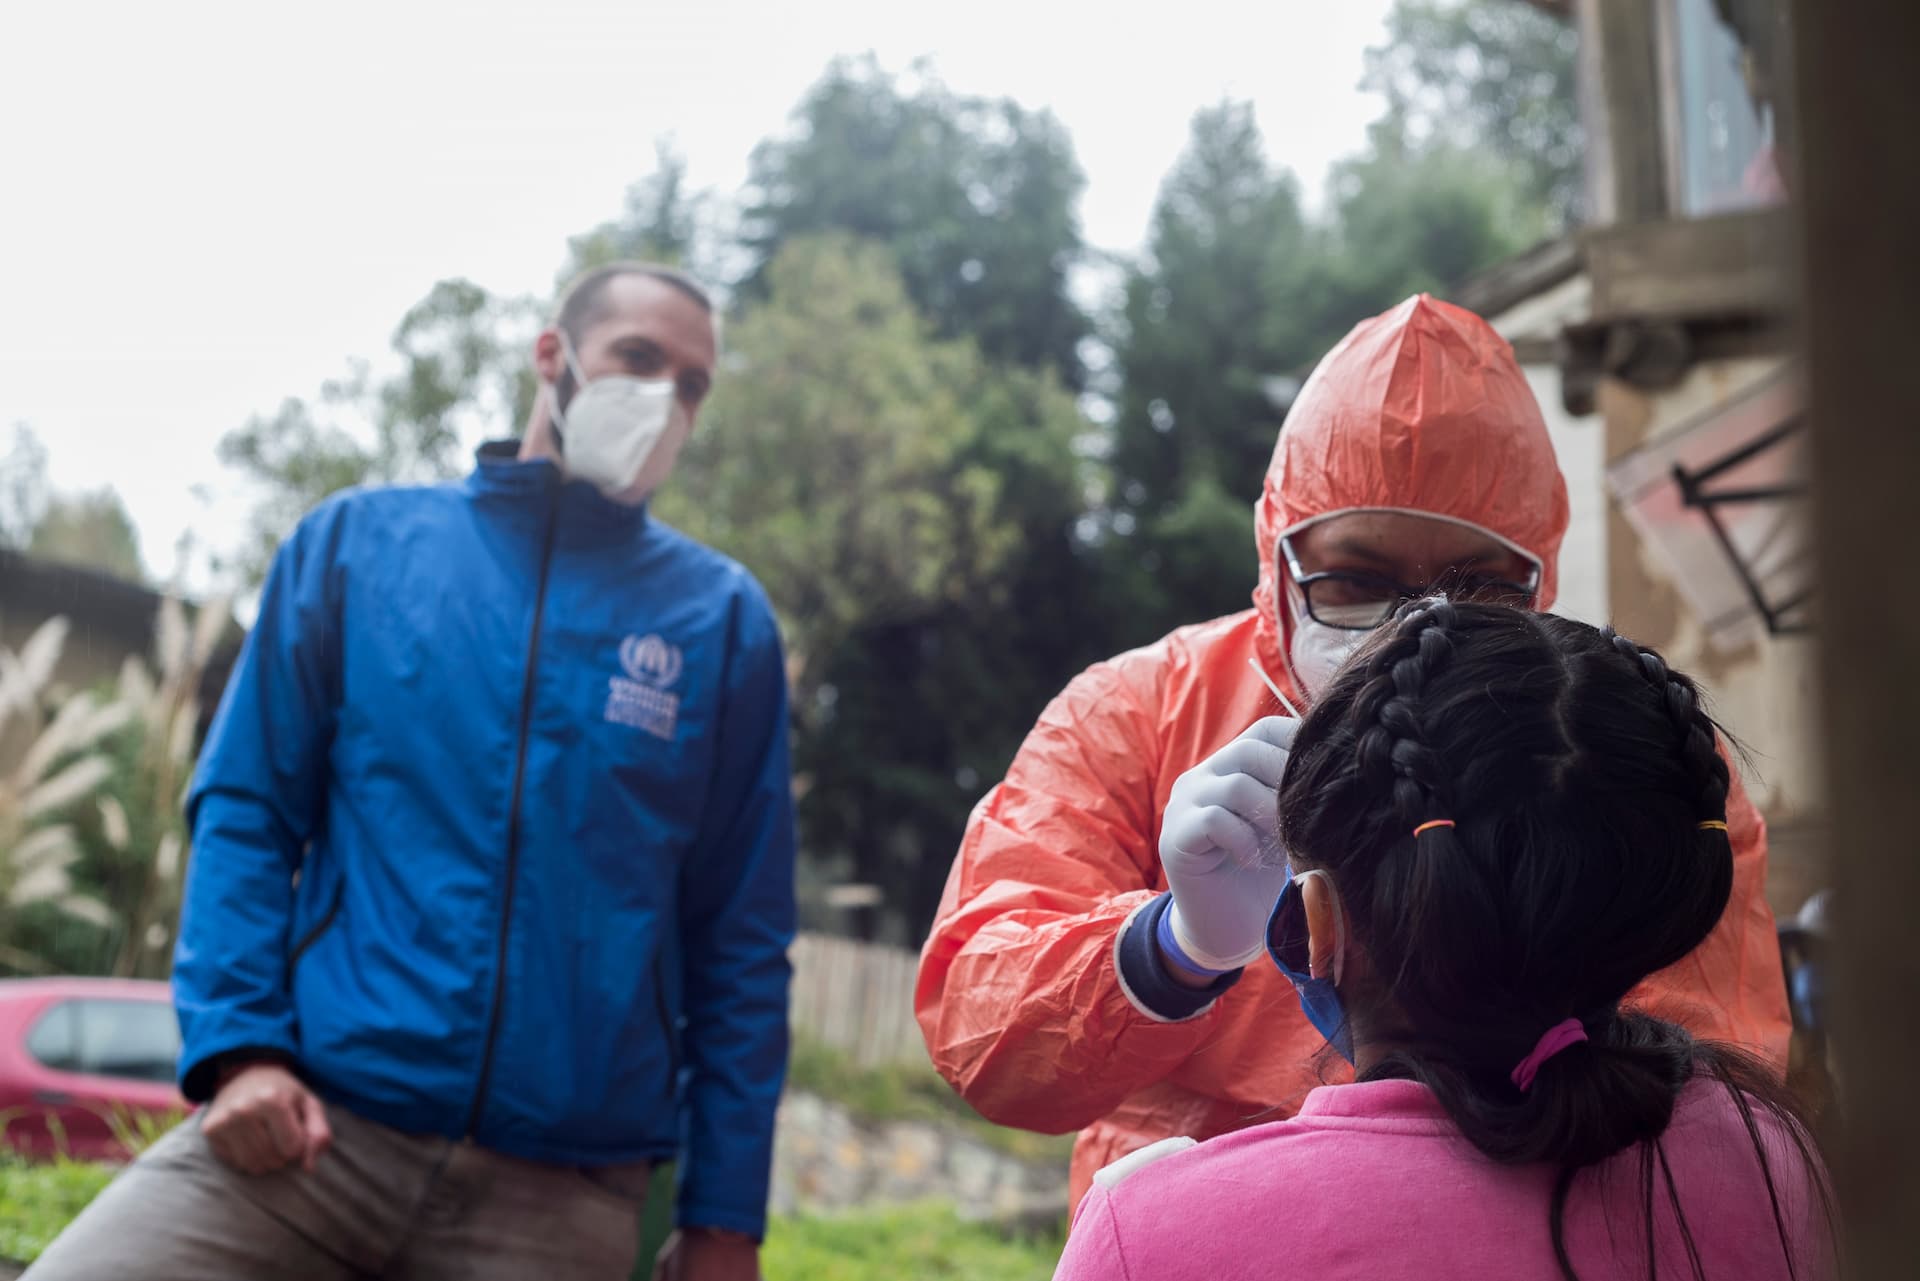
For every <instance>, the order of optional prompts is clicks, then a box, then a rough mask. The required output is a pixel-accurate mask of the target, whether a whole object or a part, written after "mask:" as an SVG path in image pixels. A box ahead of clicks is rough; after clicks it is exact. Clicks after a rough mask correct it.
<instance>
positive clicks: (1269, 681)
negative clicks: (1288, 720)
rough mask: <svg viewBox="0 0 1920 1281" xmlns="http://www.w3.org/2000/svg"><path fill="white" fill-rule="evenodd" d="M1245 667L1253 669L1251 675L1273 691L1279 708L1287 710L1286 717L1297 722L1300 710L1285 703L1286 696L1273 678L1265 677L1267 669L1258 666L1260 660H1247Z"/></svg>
mask: <svg viewBox="0 0 1920 1281" xmlns="http://www.w3.org/2000/svg"><path fill="white" fill-rule="evenodd" d="M1247 666H1248V667H1251V668H1252V669H1253V674H1254V675H1255V676H1258V677H1259V678H1260V681H1261V683H1262V684H1264V685H1265V686H1266V687H1267V688H1268V689H1270V690H1272V691H1273V696H1274V697H1275V698H1277V699H1279V700H1280V706H1282V707H1284V708H1286V709H1287V715H1289V716H1291V717H1293V719H1295V720H1296V721H1297V720H1299V719H1300V709H1299V708H1297V707H1295V706H1294V705H1293V704H1292V703H1290V702H1288V701H1287V696H1286V695H1285V694H1282V693H1281V692H1280V687H1279V686H1278V685H1276V684H1274V683H1273V677H1271V676H1269V675H1267V669H1266V668H1264V667H1262V666H1260V660H1259V659H1257V658H1249V659H1248V660H1247Z"/></svg>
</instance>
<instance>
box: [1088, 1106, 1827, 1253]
mask: <svg viewBox="0 0 1920 1281" xmlns="http://www.w3.org/2000/svg"><path fill="white" fill-rule="evenodd" d="M1755 1120H1756V1122H1757V1123H1758V1124H1759V1125H1760V1128H1761V1134H1762V1136H1763V1138H1764V1140H1765V1142H1766V1146H1767V1149H1768V1153H1767V1156H1768V1161H1769V1163H1770V1165H1771V1168H1772V1173H1773V1182H1774V1186H1775V1188H1776V1189H1778V1192H1779V1196H1780V1211H1781V1215H1782V1217H1783V1218H1784V1220H1785V1222H1786V1224H1787V1228H1788V1232H1789V1234H1790V1236H1791V1238H1792V1240H1793V1242H1794V1247H1795V1265H1796V1267H1797V1269H1798V1274H1799V1277H1800V1278H1801V1281H1826V1279H1827V1278H1829V1277H1831V1276H1832V1275H1833V1267H1832V1265H1831V1263H1830V1262H1829V1261H1828V1260H1827V1259H1826V1257H1825V1242H1826V1239H1827V1237H1826V1231H1825V1226H1824V1220H1823V1219H1822V1218H1821V1217H1820V1210H1819V1201H1818V1193H1817V1191H1815V1189H1814V1185H1813V1182H1812V1180H1811V1179H1810V1178H1809V1177H1808V1174H1807V1171H1806V1169H1805V1167H1804V1166H1803V1165H1802V1163H1801V1161H1800V1159H1799V1157H1798V1155H1797V1153H1796V1151H1795V1149H1794V1148H1793V1145H1792V1142H1791V1140H1790V1139H1789V1138H1788V1137H1787V1136H1786V1135H1785V1134H1784V1133H1783V1132H1782V1131H1781V1129H1780V1127H1779V1126H1778V1125H1777V1124H1774V1123H1770V1122H1769V1121H1768V1120H1766V1119H1765V1118H1764V1116H1763V1115H1762V1114H1759V1113H1756V1114H1755ZM1662 1146H1663V1147H1664V1149H1665V1151H1666V1155H1667V1160H1668V1162H1669V1163H1670V1164H1671V1166H1672V1169H1673V1179H1674V1183H1675V1185H1676V1186H1677V1187H1678V1188H1679V1191H1680V1203H1681V1205H1682V1206H1683V1207H1684V1209H1685V1210H1686V1218H1687V1225H1688V1227H1689V1228H1690V1229H1691V1230H1692V1233H1693V1241H1694V1245H1695V1247H1696V1248H1697V1249H1698V1251H1699V1254H1700V1262H1701V1264H1702V1266H1703V1268H1704V1271H1705V1275H1706V1276H1707V1277H1708V1278H1709V1279H1720V1278H1724V1279H1726V1281H1765V1279H1767V1278H1774V1277H1786V1276H1787V1275H1788V1271H1787V1265H1786V1259H1785V1257H1784V1255H1783V1254H1782V1252H1781V1245H1780V1236H1779V1233H1778V1231H1777V1230H1776V1228H1775V1226H1774V1219H1773V1210H1772V1208H1771V1205H1770V1203H1769V1201H1768V1198H1767V1189H1766V1184H1765V1182H1764V1180H1763V1178H1762V1176H1761V1171H1760V1165H1759V1161H1758V1159H1757V1157H1756V1155H1755V1153H1754V1148H1753V1142H1752V1140H1751V1139H1750V1138H1749V1137H1748V1135H1747V1131H1746V1129H1745V1127H1744V1125H1743V1124H1742V1122H1741V1120H1740V1114H1739V1112H1738V1110H1737V1109H1736V1108H1735V1107H1734V1104H1733V1101H1732V1100H1731V1099H1730V1098H1729V1097H1728V1096H1727V1092H1726V1090H1725V1089H1724V1087H1722V1086H1720V1085H1718V1084H1715V1083H1713V1082H1711V1081H1700V1082H1696V1083H1695V1084H1693V1085H1691V1086H1689V1087H1688V1088H1687V1090H1686V1091H1685V1092H1684V1093H1683V1094H1682V1095H1681V1098H1680V1103H1679V1106H1678V1108H1677V1109H1676V1111H1675V1114H1674V1119H1673V1124H1672V1125H1671V1126H1670V1127H1669V1128H1668V1130H1667V1133H1666V1135H1665V1136H1664V1137H1663V1139H1662ZM1639 1170H1640V1162H1639V1157H1638V1155H1637V1153H1636V1152H1635V1151H1633V1150H1631V1149H1630V1150H1629V1151H1628V1152H1627V1153H1625V1154H1623V1155H1622V1156H1619V1157H1615V1158H1614V1159H1613V1160H1611V1161H1609V1162H1607V1163H1605V1164H1603V1165H1601V1166H1598V1167H1596V1168H1594V1169H1592V1170H1589V1171H1587V1172H1584V1173H1582V1174H1581V1175H1580V1176H1579V1177H1578V1178H1577V1179H1576V1180H1575V1182H1574V1185H1573V1191H1572V1193H1571V1195H1570V1196H1569V1198H1568V1204H1567V1217H1566V1228H1567V1245H1568V1250H1569V1252H1570V1254H1571V1255H1572V1258H1573V1263H1574V1267H1575V1268H1576V1269H1577V1270H1578V1271H1579V1274H1580V1276H1581V1278H1582V1281H1609V1279H1610V1278H1641V1277H1645V1276H1646V1275H1647V1250H1646V1237H1645V1233H1644V1230H1643V1227H1642V1225H1643V1224H1644V1223H1645V1213H1646V1211H1645V1208H1644V1206H1645V1202H1644V1200H1643V1199H1642V1193H1641V1190H1640V1177H1639ZM1553 1181H1554V1171H1553V1170H1552V1169H1551V1168H1550V1167H1547V1166H1541V1165H1534V1166H1502V1165H1497V1164H1495V1163H1494V1162H1492V1161H1490V1160H1488V1159H1487V1158H1486V1157H1484V1156H1482V1155H1481V1154H1480V1153H1479V1152H1477V1151H1476V1150H1474V1148H1473V1147H1471V1146H1470V1145H1469V1144H1468V1143H1467V1141H1466V1140H1465V1139H1463V1138H1461V1137H1460V1133H1459V1131H1458V1130H1457V1129H1455V1128H1454V1126H1453V1124H1452V1122H1450V1121H1449V1120H1448V1119H1447V1116H1446V1113H1445V1112H1444V1111H1443V1110H1442V1109H1441V1107H1440V1104H1439V1102H1438V1100H1436V1099H1435V1098H1434V1096H1433V1094H1432V1092H1431V1091H1429V1090H1428V1089H1427V1088H1426V1087H1425V1086H1423V1085H1418V1084H1415V1083H1414V1082H1411V1081H1376V1082H1370V1083H1368V1084H1364V1085H1337V1086H1323V1087H1321V1088H1320V1089H1317V1090H1315V1091H1313V1092H1312V1093H1311V1094H1309V1095H1308V1096H1307V1099H1306V1103H1305V1105H1304V1106H1303V1107H1302V1108H1301V1109H1300V1112H1299V1114H1298V1115H1296V1116H1295V1117H1293V1118H1292V1119H1291V1120H1287V1121H1279V1122H1275V1123H1273V1124H1270V1125H1262V1126H1257V1127H1255V1128H1253V1129H1248V1130H1241V1131H1238V1132H1237V1133H1234V1134H1228V1135H1223V1136H1222V1137H1220V1138H1217V1139H1214V1140H1212V1141H1210V1142H1208V1143H1203V1144H1201V1145H1199V1146H1198V1147H1194V1148H1189V1149H1188V1150H1186V1151H1184V1152H1178V1153H1176V1154H1174V1155H1172V1156H1167V1157H1164V1158H1162V1159H1160V1160H1158V1161H1154V1162H1152V1163H1151V1164H1148V1165H1145V1166H1143V1167H1142V1168H1140V1169H1137V1170H1135V1171H1134V1172H1133V1173H1131V1174H1128V1175H1126V1176H1125V1178H1124V1179H1123V1180H1122V1181H1121V1182H1120V1183H1118V1184H1117V1185H1116V1186H1113V1187H1111V1188H1106V1187H1101V1186H1098V1185H1097V1184H1096V1186H1095V1187H1094V1189H1093V1191H1092V1192H1091V1193H1089V1194H1088V1196H1087V1198H1086V1200H1084V1201H1083V1202H1081V1204H1080V1210H1079V1213H1078V1214H1077V1215H1075V1217H1074V1222H1073V1232H1072V1235H1071V1236H1070V1238H1069V1239H1068V1241H1067V1250H1066V1254H1065V1255H1064V1256H1063V1257H1062V1258H1061V1260H1060V1268H1059V1271H1058V1272H1056V1273H1055V1274H1054V1276H1055V1278H1056V1281H1059V1278H1068V1279H1069V1281H1082V1279H1084V1278H1096V1277H1097V1278H1108V1277H1111V1278H1121V1279H1124V1281H1185V1279H1187V1278H1191V1279H1192V1281H1231V1279H1232V1278H1236V1277H1249V1278H1251V1277H1260V1278H1287V1277H1302V1278H1309V1279H1310V1281H1339V1279H1340V1278H1345V1277H1366V1278H1382V1279H1383V1281H1392V1279H1394V1278H1403V1277H1404V1278H1408V1279H1409V1281H1490V1279H1491V1278H1507V1277H1514V1278H1540V1279H1541V1281H1553V1279H1554V1278H1558V1277H1559V1276H1560V1275H1561V1274H1560V1271H1559V1265H1558V1264H1557V1263H1556V1262H1555V1260H1554V1254H1553V1245H1552V1241H1551V1239H1550V1237H1549V1235H1548V1227H1547V1208H1548V1204H1549V1201H1550V1199H1551V1197H1552V1194H1553ZM1654 1181H1655V1182H1654V1191H1655V1196H1654V1212H1655V1216H1656V1230H1655V1231H1656V1243H1657V1249H1658V1252H1659V1265H1660V1266H1659V1275H1660V1276H1661V1277H1672V1278H1683V1277H1691V1276H1693V1269H1692V1266H1691V1265H1690V1264H1689V1263H1688V1261H1687V1254H1686V1246H1685V1245H1684V1244H1683V1242H1682V1239H1681V1235H1680V1231H1679V1229H1678V1227H1677V1225H1676V1224H1675V1222H1674V1219H1673V1214H1672V1210H1671V1208H1670V1206H1669V1203H1668V1200H1667V1191H1666V1184H1665V1180H1664V1178H1663V1177H1662V1175H1661V1173H1660V1167H1659V1163H1658V1161H1656V1162H1655V1163H1654Z"/></svg>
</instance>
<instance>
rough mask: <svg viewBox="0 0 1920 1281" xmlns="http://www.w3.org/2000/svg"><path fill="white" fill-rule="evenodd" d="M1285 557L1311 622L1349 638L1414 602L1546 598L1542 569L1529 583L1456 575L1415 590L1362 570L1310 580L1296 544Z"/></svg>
mask: <svg viewBox="0 0 1920 1281" xmlns="http://www.w3.org/2000/svg"><path fill="white" fill-rule="evenodd" d="M1280 553H1281V555H1283V556H1285V557H1286V559H1287V573H1288V574H1289V575H1290V576H1291V577H1292V579H1293V581H1294V584H1295V586H1297V587H1299V589H1300V595H1301V597H1302V598H1303V599H1304V600H1305V602H1306V606H1307V617H1309V618H1311V619H1312V620H1313V621H1314V622H1316V623H1319V624H1321V625H1323V626H1326V627H1334V628H1338V629H1339V630H1341V631H1348V632H1367V631H1372V630H1373V629H1374V628H1376V627H1378V626H1380V624H1382V623H1384V622H1386V621H1387V620H1388V619H1390V618H1392V617H1393V612H1394V611H1395V610H1396V609H1398V608H1400V606H1401V605H1403V604H1405V603H1406V602H1407V601H1410V600H1419V599H1420V598H1421V597H1423V596H1434V595H1440V596H1445V597H1447V598H1448V599H1450V600H1464V601H1475V602H1478V603H1481V604H1489V605H1514V606H1520V607H1525V606H1529V605H1532V604H1533V601H1534V598H1535V597H1536V596H1537V595H1539V592H1540V571H1539V569H1538V568H1536V569H1535V570H1534V571H1533V572H1532V573H1531V574H1530V575H1528V581H1527V582H1525V583H1515V582H1509V581H1508V580H1506V579H1504V578H1496V577H1494V576H1492V575H1490V574H1475V573H1472V572H1471V571H1455V572H1452V573H1448V574H1446V575H1444V576H1442V577H1441V578H1439V579H1436V580H1435V581H1434V582H1432V583H1430V584H1428V585H1427V586H1425V587H1409V586H1407V585H1406V584H1405V583H1398V582H1395V581H1394V580H1393V579H1391V578H1387V577H1385V576H1384V575H1381V574H1368V573H1364V572H1362V571H1358V570H1347V569H1333V570H1327V571H1325V572H1322V573H1318V574H1309V573H1307V572H1306V571H1304V570H1303V569H1301V567H1300V558H1299V557H1298V556H1296V555H1295V554H1294V551H1293V540H1292V539H1290V538H1282V539H1281V540H1280Z"/></svg>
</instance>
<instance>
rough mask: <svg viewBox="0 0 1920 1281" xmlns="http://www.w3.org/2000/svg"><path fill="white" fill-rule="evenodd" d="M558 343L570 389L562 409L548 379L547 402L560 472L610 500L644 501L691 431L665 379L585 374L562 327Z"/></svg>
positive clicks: (670, 382)
mask: <svg viewBox="0 0 1920 1281" xmlns="http://www.w3.org/2000/svg"><path fill="white" fill-rule="evenodd" d="M560 351H561V354H562V355H563V356H564V357H565V358H566V362H567V368H568V369H570V370H572V371H573V378H574V383H575V385H576V390H575V391H574V393H573V399H572V400H571V401H570V402H568V404H567V410H566V414H565V416H564V417H563V416H562V414H561V412H560V396H559V393H558V391H557V390H556V389H555V388H554V386H553V385H552V384H548V386H547V408H548V413H549V414H550V416H551V417H552V420H553V433H554V437H555V439H556V440H558V441H559V444H560V457H561V463H562V465H563V467H564V468H565V469H566V473H567V475H568V476H569V477H571V478H573V479H575V480H585V481H590V482H592V484H593V486H594V487H595V488H596V489H598V490H599V491H600V492H601V493H603V494H605V495H606V496H607V497H608V498H611V499H613V500H615V501H616V502H623V503H640V502H644V501H646V499H647V498H649V497H650V496H651V495H652V494H653V491H654V490H656V489H658V488H659V487H660V485H661V484H662V482H664V481H665V480H666V479H667V477H668V475H669V474H671V473H672V471H673V464H674V462H675V460H676V459H678V458H679V456H680V447H681V446H682V445H684V444H686V442H687V437H688V436H689V435H691V434H692V432H693V422H692V420H691V419H690V418H689V417H688V416H687V410H686V406H684V405H682V404H681V403H680V397H679V395H678V392H677V389H676V388H675V386H674V383H673V380H672V379H670V378H631V377H628V376H626V375H624V374H608V375H606V376H604V377H600V378H596V379H594V380H593V381H592V382H588V381H587V379H586V378H585V377H584V376H583V375H582V374H581V373H580V366H579V364H578V362H576V361H575V360H574V357H573V344H572V343H570V342H568V341H567V336H566V335H565V334H562V335H560Z"/></svg>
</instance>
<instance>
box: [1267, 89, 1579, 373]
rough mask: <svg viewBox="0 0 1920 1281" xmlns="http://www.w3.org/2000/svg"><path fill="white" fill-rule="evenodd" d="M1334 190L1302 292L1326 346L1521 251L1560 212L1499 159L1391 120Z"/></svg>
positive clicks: (1336, 179)
mask: <svg viewBox="0 0 1920 1281" xmlns="http://www.w3.org/2000/svg"><path fill="white" fill-rule="evenodd" d="M1328 195H1329V197H1330V200H1331V203H1332V206H1333V217H1332V220H1331V222H1330V223H1329V225H1328V226H1327V227H1326V229H1325V231H1324V234H1323V236H1322V240H1321V252H1320V254H1319V255H1318V256H1317V258H1316V265H1315V270H1314V271H1313V272H1312V273H1311V274H1310V275H1309V276H1308V278H1307V280H1306V281H1305V282H1304V285H1303V294H1302V300H1303V302H1304V304H1305V306H1304V312H1305V314H1307V315H1309V316H1311V317H1312V318H1313V323H1314V325H1315V327H1316V329H1317V330H1318V333H1319V339H1320V342H1319V345H1320V346H1321V347H1322V349H1324V347H1325V346H1326V345H1327V344H1330V343H1331V342H1333V341H1334V340H1336V339H1337V338H1338V337H1339V335H1341V334H1343V333H1345V332H1346V331H1347V330H1348V329H1349V328H1351V327H1352V326H1353V325H1354V324H1355V323H1357V322H1358V321H1360V320H1363V319H1365V318H1366V317H1367V316H1370V315H1373V314H1374V313H1375V312H1378V311H1380V310H1382V309H1383V308H1386V307H1389V306H1392V305H1393V304H1394V303H1396V302H1399V301H1400V300H1401V299H1403V298H1406V297H1408V296H1409V295H1411V294H1415V293H1420V292H1423V291H1424V292H1430V293H1439V294H1444V293H1445V292H1446V291H1447V290H1449V289H1451V288H1453V287H1454V286H1456V285H1459V284H1460V283H1462V282H1463V281H1465V280H1467V279H1468V278H1470V277H1472V276H1473V275H1475V274H1477V273H1478V272H1481V271H1484V270H1486V269H1487V268H1489V267H1491V266H1493V265H1494V264H1495V263H1498V262H1500V261H1501V260H1502V259H1505V258H1508V257H1511V256H1512V255H1514V254H1516V253H1518V252H1520V251H1521V250H1522V249H1525V248H1526V247H1527V246H1528V245H1529V244H1532V243H1534V242H1535V241H1537V240H1538V239H1539V238H1540V237H1541V236H1542V235H1544V234H1545V232H1546V228H1547V220H1548V218H1549V216H1550V215H1549V214H1548V213H1547V211H1546V210H1545V209H1544V207H1543V206H1541V205H1540V204H1539V203H1538V202H1537V201H1536V200H1534V199H1533V197H1532V196H1531V194H1530V193H1529V191H1528V190H1527V188H1526V187H1525V185H1524V184H1523V183H1522V181H1521V180H1520V178H1519V177H1518V176H1517V175H1516V174H1515V172H1514V170H1513V169H1512V168H1511V167H1510V166H1507V165H1505V164H1503V163H1502V162H1501V161H1500V160H1498V159H1497V158H1495V157H1492V156H1489V155H1488V154H1487V153H1485V152H1478V151H1462V150H1460V149H1458V148H1455V147H1452V146H1447V145H1432V146H1427V147H1414V146H1412V145H1410V144H1408V143H1407V142H1406V140H1405V139H1404V137H1403V136H1402V135H1401V134H1400V133H1399V132H1398V131H1397V130H1396V129H1394V128H1392V127H1391V126H1390V125H1389V126H1383V127H1380V128H1376V129H1375V130H1374V136H1373V145H1372V148H1371V149H1370V150H1369V151H1368V152H1366V153H1364V154H1362V155H1360V156H1357V157H1354V158H1352V159H1350V160H1347V161H1345V162H1343V163H1342V164H1340V165H1338V166H1336V167H1335V170H1334V174H1333V177H1332V181H1331V184H1330V190H1329V192H1328Z"/></svg>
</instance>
